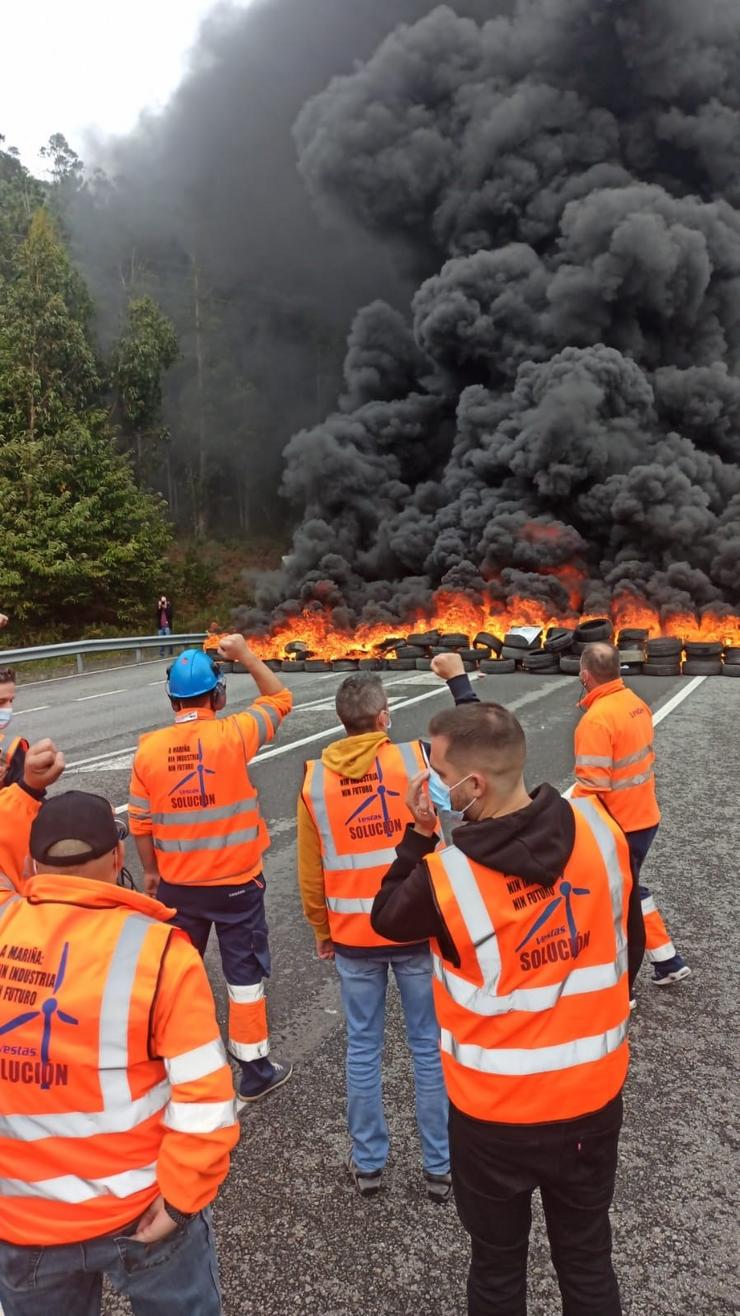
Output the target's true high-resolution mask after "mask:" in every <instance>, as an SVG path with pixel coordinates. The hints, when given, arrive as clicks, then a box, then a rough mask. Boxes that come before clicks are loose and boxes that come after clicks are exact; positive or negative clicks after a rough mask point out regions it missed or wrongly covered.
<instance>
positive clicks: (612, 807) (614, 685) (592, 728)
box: [573, 679, 660, 832]
mask: <svg viewBox="0 0 740 1316" xmlns="http://www.w3.org/2000/svg"><path fill="white" fill-rule="evenodd" d="M581 703H582V705H583V707H584V708H585V710H586V711H585V713H584V715H583V717H582V718H581V720H580V722H579V723H578V726H577V727H576V731H575V752H576V785H575V790H574V792H573V794H574V795H575V796H587V795H598V797H599V799H600V800H602V801H603V803H604V805H605V806H606V808H607V809H608V810H609V813H610V814H611V815H612V817H613V818H616V820H617V822H618V823H619V825H620V827H621V828H622V829H623V831H625V832H637V831H641V830H642V829H643V828H646V827H655V825H656V824H657V823H659V822H660V809H659V808H658V800H657V796H656V794H655V771H654V763H655V754H654V752H653V715H652V713H651V712H650V709H649V708H648V706H647V704H646V703H644V701H643V700H642V699H640V698H638V696H637V695H636V694H635V693H634V691H632V690H628V689H627V687H626V686H625V684H624V682H623V681H622V680H621V679H620V680H616V681H607V682H605V683H604V685H598V686H596V687H595V689H593V690H591V691H589V693H588V694H587V695H586V696H585V697H584V698H583V700H582V701H581Z"/></svg>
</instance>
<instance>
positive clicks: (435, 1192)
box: [424, 1170, 452, 1206]
mask: <svg viewBox="0 0 740 1316" xmlns="http://www.w3.org/2000/svg"><path fill="white" fill-rule="evenodd" d="M424 1179H425V1180H426V1186H427V1197H428V1198H429V1201H430V1202H434V1203H435V1205H437V1206H441V1205H442V1203H443V1202H449V1200H450V1197H451V1195H452V1175H451V1174H450V1172H449V1170H448V1171H447V1173H446V1174H432V1173H431V1171H430V1170H425V1171H424Z"/></svg>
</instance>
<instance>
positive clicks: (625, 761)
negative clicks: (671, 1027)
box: [573, 644, 691, 987]
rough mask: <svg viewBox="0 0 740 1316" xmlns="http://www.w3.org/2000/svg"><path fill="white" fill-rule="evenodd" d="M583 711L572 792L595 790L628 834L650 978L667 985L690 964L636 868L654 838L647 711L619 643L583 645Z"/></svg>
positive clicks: (656, 810)
mask: <svg viewBox="0 0 740 1316" xmlns="http://www.w3.org/2000/svg"><path fill="white" fill-rule="evenodd" d="M580 677H581V685H582V686H583V689H584V691H585V694H584V697H583V699H582V700H581V707H582V708H583V709H584V710H585V712H584V714H583V717H582V718H581V720H580V722H579V723H578V726H577V727H576V733H575V754H576V785H575V790H574V791H573V796H574V798H576V799H577V798H587V797H589V796H591V797H593V796H596V797H597V798H598V799H599V800H600V801H601V803H602V804H603V805H604V807H605V808H606V809H607V810H608V812H609V813H610V814H611V816H612V818H614V819H615V821H616V822H618V823H619V826H620V827H621V828H622V831H623V832H624V833H625V835H626V837H627V843H628V845H629V848H630V858H631V860H632V871H633V873H634V876H635V882H637V883H639V887H640V900H641V903H642V915H643V918H644V920H645V948H646V951H647V957H648V959H649V961H650V963H651V964H652V966H653V976H652V978H651V982H653V983H655V985H656V987H670V986H672V984H673V983H676V982H681V981H682V979H683V978H688V977H689V975H690V973H691V969H690V968H689V966H688V964H687V963H686V962H685V960H684V959H683V958H682V956H681V955H679V954H678V952H677V951H676V948H675V946H674V945H673V942H672V940H671V936H670V933H669V931H668V929H667V928H666V925H665V923H664V922H663V919H662V917H661V914H660V910H659V909H658V908H657V906H656V904H655V901H654V899H653V897H652V895H651V894H650V892H649V891H648V888H647V887H646V886H643V885H642V883H641V882H640V871H641V869H642V865H643V863H644V862H645V858H646V856H647V852H648V850H649V849H650V846H651V845H652V843H653V841H654V840H655V837H656V834H657V831H658V826H659V824H660V808H659V807H658V799H657V796H656V793H655V772H654V768H653V765H654V763H655V753H654V751H653V716H652V713H651V712H650V709H649V708H648V706H647V704H646V703H644V701H643V700H642V699H640V698H639V697H638V696H637V695H636V694H635V693H634V691H633V690H629V689H628V688H627V686H626V685H625V684H624V681H623V680H622V678H621V676H620V656H619V650H618V649H615V648H614V646H613V645H611V644H589V645H588V646H587V648H586V649H584V651H583V653H582V654H581V671H580Z"/></svg>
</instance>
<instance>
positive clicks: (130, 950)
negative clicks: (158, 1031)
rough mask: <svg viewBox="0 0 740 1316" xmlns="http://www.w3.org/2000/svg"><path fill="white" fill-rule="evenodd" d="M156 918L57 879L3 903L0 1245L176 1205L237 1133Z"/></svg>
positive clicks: (224, 1073) (141, 901) (192, 975)
mask: <svg viewBox="0 0 740 1316" xmlns="http://www.w3.org/2000/svg"><path fill="white" fill-rule="evenodd" d="M119 901H120V902H122V903H121V904H119V903H118V902H119ZM144 910H152V911H154V915H155V916H154V917H151V916H150V915H149V914H147V913H144V912H141V911H144ZM171 914H172V911H171V910H168V909H166V908H165V906H163V905H161V904H159V902H157V901H153V900H148V899H147V898H146V897H143V896H140V895H139V894H138V893H136V892H131V893H128V892H126V893H121V892H120V891H118V890H117V889H116V888H115V887H113V888H107V887H106V886H105V884H103V883H100V882H94V881H89V880H85V879H83V878H75V877H71V876H70V875H69V874H62V875H55V876H45V877H36V878H32V879H30V881H29V882H28V883H27V886H26V890H25V895H24V897H22V898H19V897H17V898H16V899H15V900H14V901H13V902H12V903H11V904H10V905H6V906H5V907H4V909H3V912H2V916H0V965H2V968H3V977H2V980H1V981H2V990H1V991H0V1238H2V1239H5V1240H6V1241H10V1242H14V1243H19V1244H24V1245H31V1244H33V1245H34V1246H46V1245H49V1244H56V1243H71V1242H76V1241H80V1240H82V1239H86V1238H93V1237H96V1236H97V1235H100V1234H105V1233H109V1232H113V1231H115V1230H117V1229H121V1228H123V1227H125V1226H126V1225H128V1224H130V1223H131V1222H132V1221H133V1220H135V1219H137V1218H138V1216H139V1215H140V1214H142V1213H143V1212H144V1211H145V1210H146V1209H147V1207H148V1206H149V1205H150V1204H151V1202H152V1201H153V1200H154V1198H155V1197H156V1196H157V1195H158V1193H160V1192H161V1193H162V1194H163V1195H164V1197H165V1199H166V1200H168V1201H170V1202H172V1204H173V1205H174V1206H177V1207H179V1209H180V1210H184V1211H187V1212H190V1211H196V1210H199V1209H201V1207H202V1206H203V1205H205V1204H206V1203H207V1202H209V1201H210V1200H212V1198H213V1197H214V1196H215V1193H216V1190H217V1188H218V1184H219V1183H220V1182H221V1180H222V1179H223V1177H224V1175H225V1173H226V1170H227V1168H228V1151H229V1149H230V1147H232V1146H233V1145H234V1143H235V1142H236V1139H237V1136H238V1133H237V1130H236V1122H235V1110H234V1093H233V1083H232V1080H231V1071H230V1068H229V1066H228V1063H227V1060H226V1054H225V1052H224V1048H223V1043H222V1041H221V1038H220V1036H219V1034H218V1027H217V1024H216V1019H215V1012H214V1008H213V999H212V997H211V996H210V993H209V992H208V987H207V981H206V978H205V972H204V970H203V968H202V965H201V963H200V960H199V958H198V957H197V955H196V953H195V951H194V950H193V948H192V946H191V945H190V943H189V941H188V939H187V937H186V936H185V934H184V933H182V932H180V931H178V930H177V929H175V928H172V927H170V926H169V925H168V923H167V922H165V921H164V920H166V919H168V918H169V917H170V916H171ZM162 996H163V997H164V1000H163V1001H162V1014H163V1016H164V1017H165V1019H166V1021H167V1023H166V1033H167V1038H166V1040H165V1042H164V1054H163V1051H162V1050H160V1051H159V1052H158V1053H157V1052H154V1051H153V1041H152V1038H153V1018H154V1017H155V1015H156V1013H157V1004H158V1001H159V999H160V998H161V997H162ZM158 1041H159V1045H160V1046H162V1045H163V1043H162V1038H161V1037H160V1038H159V1039H158Z"/></svg>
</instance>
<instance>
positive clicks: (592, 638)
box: [576, 617, 613, 644]
mask: <svg viewBox="0 0 740 1316" xmlns="http://www.w3.org/2000/svg"><path fill="white" fill-rule="evenodd" d="M612 634H613V631H612V624H611V622H610V621H609V618H608V617H595V618H594V620H593V621H582V622H581V624H580V626H577V627H576V640H578V641H580V643H581V644H595V643H596V642H597V641H599V640H606V642H607V644H609V643H610V642H611V638H612Z"/></svg>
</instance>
